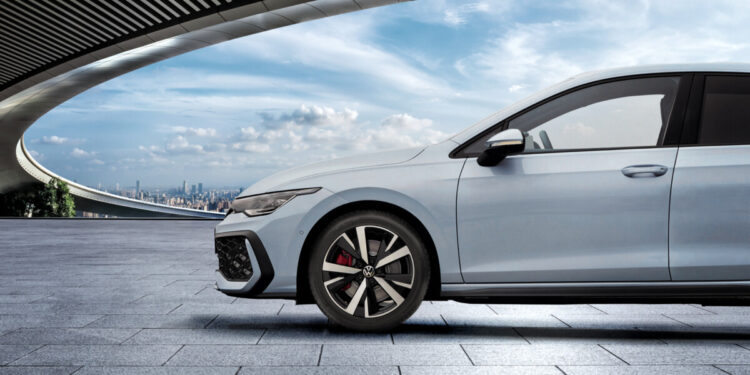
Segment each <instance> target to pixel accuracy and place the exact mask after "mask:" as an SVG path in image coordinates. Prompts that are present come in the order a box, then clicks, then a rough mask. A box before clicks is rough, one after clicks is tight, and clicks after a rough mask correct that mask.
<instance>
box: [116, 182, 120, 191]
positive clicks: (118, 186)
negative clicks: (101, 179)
mask: <svg viewBox="0 0 750 375" xmlns="http://www.w3.org/2000/svg"><path fill="white" fill-rule="evenodd" d="M115 191H120V183H119V182H118V183H115Z"/></svg>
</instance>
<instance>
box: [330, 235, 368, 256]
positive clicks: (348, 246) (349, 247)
mask: <svg viewBox="0 0 750 375" xmlns="http://www.w3.org/2000/svg"><path fill="white" fill-rule="evenodd" d="M336 244H337V245H338V246H339V247H341V249H342V250H344V251H346V252H347V253H349V254H350V255H351V256H353V257H354V258H356V259H359V260H363V259H362V257H361V255H360V254H359V253H358V252H357V250H356V249H355V247H354V242H352V240H351V239H350V238H349V236H347V235H346V233H344V234H342V235H341V237H339V240H338V242H337V243H336Z"/></svg>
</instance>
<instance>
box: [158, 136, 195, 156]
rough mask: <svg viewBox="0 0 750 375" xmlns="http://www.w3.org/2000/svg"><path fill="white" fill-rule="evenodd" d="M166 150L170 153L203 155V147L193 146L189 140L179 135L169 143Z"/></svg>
mask: <svg viewBox="0 0 750 375" xmlns="http://www.w3.org/2000/svg"><path fill="white" fill-rule="evenodd" d="M166 150H167V151H168V152H170V153H176V154H179V153H203V152H204V150H203V146H201V145H195V144H191V143H190V142H189V141H188V140H187V138H185V137H184V136H181V135H178V136H177V137H174V138H172V139H171V140H169V141H168V142H167V147H166Z"/></svg>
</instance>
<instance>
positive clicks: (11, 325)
mask: <svg viewBox="0 0 750 375" xmlns="http://www.w3.org/2000/svg"><path fill="white" fill-rule="evenodd" d="M101 317H102V315H62V314H55V315H48V314H26V315H20V314H17V315H2V316H0V329H17V328H42V327H45V328H46V327H58V328H81V327H84V326H86V325H87V324H90V323H91V322H94V321H95V320H97V319H99V318H101Z"/></svg>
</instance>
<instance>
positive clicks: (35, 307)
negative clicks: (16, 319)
mask: <svg viewBox="0 0 750 375" xmlns="http://www.w3.org/2000/svg"><path fill="white" fill-rule="evenodd" d="M57 309H58V305H57V304H54V303H4V304H0V315H14V314H20V315H26V314H50V313H54V312H57Z"/></svg>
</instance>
